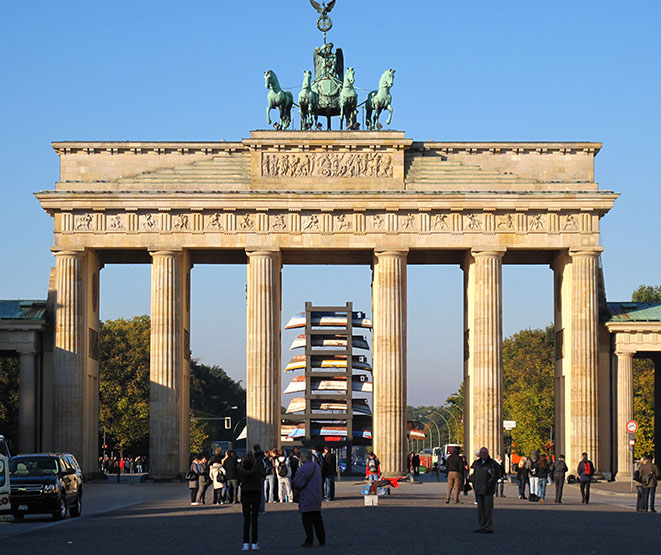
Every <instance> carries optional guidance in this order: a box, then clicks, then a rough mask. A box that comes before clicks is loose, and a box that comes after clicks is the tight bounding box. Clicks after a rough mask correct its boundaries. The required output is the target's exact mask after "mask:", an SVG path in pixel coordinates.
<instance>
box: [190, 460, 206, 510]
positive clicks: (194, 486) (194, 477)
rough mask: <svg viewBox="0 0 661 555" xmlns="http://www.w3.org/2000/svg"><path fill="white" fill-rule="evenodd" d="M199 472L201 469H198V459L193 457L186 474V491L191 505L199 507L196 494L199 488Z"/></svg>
mask: <svg viewBox="0 0 661 555" xmlns="http://www.w3.org/2000/svg"><path fill="white" fill-rule="evenodd" d="M201 472H202V469H201V468H200V459H198V458H197V457H195V458H194V459H193V461H192V462H191V463H190V469H189V471H188V472H187V476H188V489H190V504H191V505H199V503H198V502H197V492H198V490H199V488H200V482H199V480H198V477H199V476H200V473H201Z"/></svg>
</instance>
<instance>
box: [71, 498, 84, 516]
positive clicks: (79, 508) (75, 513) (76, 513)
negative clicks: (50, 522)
mask: <svg viewBox="0 0 661 555" xmlns="http://www.w3.org/2000/svg"><path fill="white" fill-rule="evenodd" d="M82 503H83V500H82V499H81V498H80V495H79V496H78V497H76V503H75V504H74V506H73V507H71V508H70V509H69V514H70V515H71V516H80V512H81V511H82Z"/></svg>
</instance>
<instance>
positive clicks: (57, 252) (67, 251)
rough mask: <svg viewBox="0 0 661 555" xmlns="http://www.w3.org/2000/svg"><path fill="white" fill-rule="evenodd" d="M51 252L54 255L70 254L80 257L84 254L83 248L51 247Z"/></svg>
mask: <svg viewBox="0 0 661 555" xmlns="http://www.w3.org/2000/svg"><path fill="white" fill-rule="evenodd" d="M50 250H51V252H52V253H53V254H54V255H55V256H71V257H75V258H81V257H82V256H83V255H84V254H85V249H60V248H58V247H51V249H50Z"/></svg>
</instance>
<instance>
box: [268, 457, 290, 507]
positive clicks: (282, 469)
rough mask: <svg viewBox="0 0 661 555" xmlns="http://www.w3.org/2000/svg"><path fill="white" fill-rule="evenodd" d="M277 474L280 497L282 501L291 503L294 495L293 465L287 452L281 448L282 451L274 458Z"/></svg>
mask: <svg viewBox="0 0 661 555" xmlns="http://www.w3.org/2000/svg"><path fill="white" fill-rule="evenodd" d="M273 464H274V466H275V474H276V476H277V477H278V492H279V493H278V497H279V498H280V503H285V501H286V502H287V503H291V502H292V501H293V500H294V496H293V493H292V489H291V466H290V465H289V459H288V458H287V456H286V455H285V452H284V451H283V450H282V449H280V453H279V454H278V456H277V457H276V458H275V459H274V461H273Z"/></svg>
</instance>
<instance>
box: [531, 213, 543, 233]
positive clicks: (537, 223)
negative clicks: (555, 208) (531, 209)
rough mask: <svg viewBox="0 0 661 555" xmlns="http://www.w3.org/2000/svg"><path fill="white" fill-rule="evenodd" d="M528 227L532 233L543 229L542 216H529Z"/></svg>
mask: <svg viewBox="0 0 661 555" xmlns="http://www.w3.org/2000/svg"><path fill="white" fill-rule="evenodd" d="M528 227H529V228H530V229H532V230H533V231H539V230H540V229H544V222H543V221H542V215H541V214H535V215H534V216H530V222H529V223H528Z"/></svg>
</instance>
